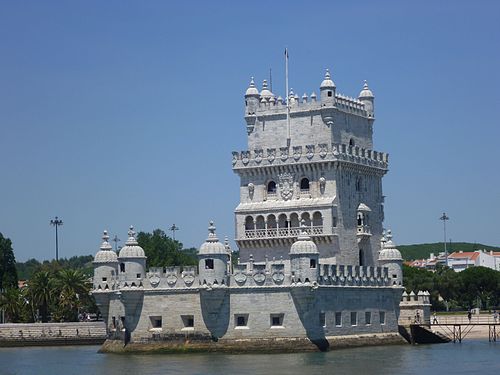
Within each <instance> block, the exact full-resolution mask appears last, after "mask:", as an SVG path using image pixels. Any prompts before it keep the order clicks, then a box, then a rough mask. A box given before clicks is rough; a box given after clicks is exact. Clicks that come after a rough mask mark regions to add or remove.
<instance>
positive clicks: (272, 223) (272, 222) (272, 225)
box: [267, 214, 276, 229]
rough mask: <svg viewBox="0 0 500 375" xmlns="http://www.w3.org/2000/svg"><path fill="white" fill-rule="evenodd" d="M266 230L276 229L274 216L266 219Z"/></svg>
mask: <svg viewBox="0 0 500 375" xmlns="http://www.w3.org/2000/svg"><path fill="white" fill-rule="evenodd" d="M267 228H268V229H271V228H276V216H274V215H272V214H271V215H269V216H268V217H267Z"/></svg>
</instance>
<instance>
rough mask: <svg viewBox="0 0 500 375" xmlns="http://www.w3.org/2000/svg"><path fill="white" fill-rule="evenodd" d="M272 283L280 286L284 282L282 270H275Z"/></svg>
mask: <svg viewBox="0 0 500 375" xmlns="http://www.w3.org/2000/svg"><path fill="white" fill-rule="evenodd" d="M272 278H273V281H274V282H275V283H277V284H281V283H282V282H283V280H285V274H284V273H283V270H276V272H274V273H273V275H272Z"/></svg>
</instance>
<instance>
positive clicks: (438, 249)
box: [398, 242, 500, 260]
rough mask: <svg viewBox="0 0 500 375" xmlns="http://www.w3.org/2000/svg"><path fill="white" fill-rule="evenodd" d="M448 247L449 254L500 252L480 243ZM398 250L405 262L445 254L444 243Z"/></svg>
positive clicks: (462, 243) (495, 248)
mask: <svg viewBox="0 0 500 375" xmlns="http://www.w3.org/2000/svg"><path fill="white" fill-rule="evenodd" d="M446 246H447V250H448V254H449V253H452V252H454V251H475V250H483V249H484V250H488V251H489V250H493V251H500V247H496V246H489V245H483V244H480V243H469V242H452V243H451V244H446ZM398 250H399V251H401V255H402V256H403V259H404V260H415V259H427V258H429V254H430V253H434V254H435V255H437V254H439V253H442V252H444V244H443V242H435V243H422V244H415V245H398Z"/></svg>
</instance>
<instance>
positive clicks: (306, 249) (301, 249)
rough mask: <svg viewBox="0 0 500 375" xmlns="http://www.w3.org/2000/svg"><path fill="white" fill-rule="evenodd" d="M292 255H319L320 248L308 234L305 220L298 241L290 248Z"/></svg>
mask: <svg viewBox="0 0 500 375" xmlns="http://www.w3.org/2000/svg"><path fill="white" fill-rule="evenodd" d="M290 254H319V253H318V247H317V246H316V244H315V243H314V242H313V241H312V240H311V237H309V235H308V234H307V232H306V224H305V222H304V220H302V223H301V226H300V235H299V236H298V237H297V241H295V242H294V243H293V245H292V247H291V248H290Z"/></svg>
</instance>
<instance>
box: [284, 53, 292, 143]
mask: <svg viewBox="0 0 500 375" xmlns="http://www.w3.org/2000/svg"><path fill="white" fill-rule="evenodd" d="M285 86H286V88H285V90H286V125H287V139H286V143H287V145H288V147H290V140H291V137H290V96H289V94H288V48H285Z"/></svg>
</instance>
